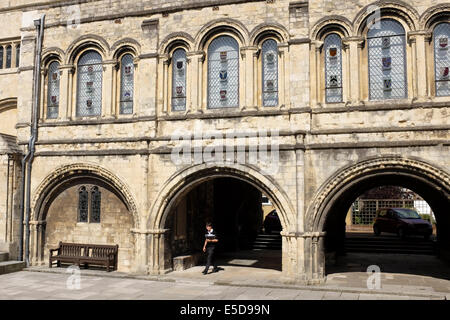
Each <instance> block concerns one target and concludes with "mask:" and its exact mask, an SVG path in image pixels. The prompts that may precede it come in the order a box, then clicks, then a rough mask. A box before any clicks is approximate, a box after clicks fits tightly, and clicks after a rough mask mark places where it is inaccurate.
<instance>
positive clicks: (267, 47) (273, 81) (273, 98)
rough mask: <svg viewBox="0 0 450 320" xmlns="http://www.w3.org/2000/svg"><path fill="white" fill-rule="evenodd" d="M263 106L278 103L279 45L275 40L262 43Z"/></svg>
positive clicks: (271, 105) (273, 105)
mask: <svg viewBox="0 0 450 320" xmlns="http://www.w3.org/2000/svg"><path fill="white" fill-rule="evenodd" d="M262 68H263V70H262V81H263V83H262V88H263V106H264V107H275V106H277V105H278V46H277V42H276V41H275V40H266V41H264V43H263V45H262Z"/></svg>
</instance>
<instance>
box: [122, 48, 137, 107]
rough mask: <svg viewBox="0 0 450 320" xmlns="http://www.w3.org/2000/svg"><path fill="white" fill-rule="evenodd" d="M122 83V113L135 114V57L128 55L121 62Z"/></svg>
mask: <svg viewBox="0 0 450 320" xmlns="http://www.w3.org/2000/svg"><path fill="white" fill-rule="evenodd" d="M120 66H121V70H120V75H121V81H120V113H121V114H132V113H133V96H134V94H133V93H134V63H133V56H132V55H131V54H126V55H124V56H123V57H122V60H121V62H120Z"/></svg>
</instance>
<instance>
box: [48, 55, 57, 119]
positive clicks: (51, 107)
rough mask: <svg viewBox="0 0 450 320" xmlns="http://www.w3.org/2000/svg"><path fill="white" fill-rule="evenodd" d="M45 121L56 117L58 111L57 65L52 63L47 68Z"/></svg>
mask: <svg viewBox="0 0 450 320" xmlns="http://www.w3.org/2000/svg"><path fill="white" fill-rule="evenodd" d="M47 77H48V86H47V119H55V118H57V117H58V109H59V81H60V75H59V63H58V62H56V61H54V62H52V63H50V65H49V67H48V75H47Z"/></svg>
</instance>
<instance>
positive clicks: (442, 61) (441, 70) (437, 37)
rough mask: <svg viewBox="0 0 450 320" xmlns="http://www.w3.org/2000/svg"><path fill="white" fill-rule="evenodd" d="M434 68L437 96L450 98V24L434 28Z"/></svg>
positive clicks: (442, 24)
mask: <svg viewBox="0 0 450 320" xmlns="http://www.w3.org/2000/svg"><path fill="white" fill-rule="evenodd" d="M433 36H434V68H435V71H434V72H435V81H436V96H450V78H449V68H450V53H449V49H448V47H449V44H448V40H449V38H450V23H440V24H438V25H437V26H436V28H434V32H433Z"/></svg>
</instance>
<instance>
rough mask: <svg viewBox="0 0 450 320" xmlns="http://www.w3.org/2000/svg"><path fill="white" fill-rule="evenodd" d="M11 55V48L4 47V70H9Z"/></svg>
mask: <svg viewBox="0 0 450 320" xmlns="http://www.w3.org/2000/svg"><path fill="white" fill-rule="evenodd" d="M11 54H12V48H11V46H7V47H6V69H8V68H11V59H12V57H11Z"/></svg>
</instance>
